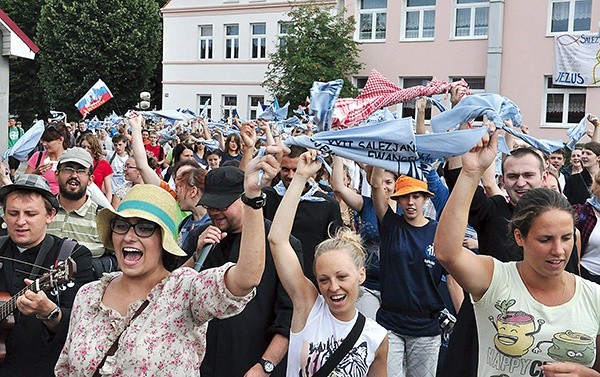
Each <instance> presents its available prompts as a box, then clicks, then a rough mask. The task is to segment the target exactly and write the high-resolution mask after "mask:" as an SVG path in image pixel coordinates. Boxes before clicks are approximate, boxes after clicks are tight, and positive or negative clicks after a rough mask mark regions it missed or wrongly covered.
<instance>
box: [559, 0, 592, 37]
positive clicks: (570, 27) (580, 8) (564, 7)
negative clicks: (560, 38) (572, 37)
mask: <svg viewBox="0 0 600 377" xmlns="http://www.w3.org/2000/svg"><path fill="white" fill-rule="evenodd" d="M551 17H552V19H551V20H550V32H551V33H559V32H574V31H590V30H591V26H592V0H552V3H551Z"/></svg>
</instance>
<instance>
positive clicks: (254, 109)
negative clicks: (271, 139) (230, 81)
mask: <svg viewBox="0 0 600 377" xmlns="http://www.w3.org/2000/svg"><path fill="white" fill-rule="evenodd" d="M253 99H258V101H257V103H256V105H253V104H252V100H253ZM261 103H265V96H263V95H258V94H250V95H248V119H256V118H257V117H258V114H259V110H262V109H261V108H260V104H261ZM252 113H254V115H253V114H252Z"/></svg>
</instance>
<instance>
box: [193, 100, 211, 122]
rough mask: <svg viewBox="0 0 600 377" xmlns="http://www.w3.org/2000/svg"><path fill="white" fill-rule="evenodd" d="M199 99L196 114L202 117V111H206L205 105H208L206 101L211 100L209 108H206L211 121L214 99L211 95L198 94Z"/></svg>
mask: <svg viewBox="0 0 600 377" xmlns="http://www.w3.org/2000/svg"><path fill="white" fill-rule="evenodd" d="M197 98H198V105H197V107H198V111H197V112H196V114H198V115H200V114H201V113H202V110H203V109H204V104H205V103H206V101H208V100H210V102H209V103H208V106H207V108H206V116H207V117H208V118H209V119H210V117H211V106H212V98H211V96H210V95H208V94H198V96H197Z"/></svg>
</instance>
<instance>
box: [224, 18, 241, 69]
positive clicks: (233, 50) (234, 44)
mask: <svg viewBox="0 0 600 377" xmlns="http://www.w3.org/2000/svg"><path fill="white" fill-rule="evenodd" d="M234 26H235V27H237V34H227V33H228V28H229V27H234ZM223 27H224V32H225V46H224V49H225V55H224V56H223V58H224V59H225V60H235V59H239V58H240V25H239V24H225V25H223ZM229 42H231V46H229V47H228V46H227V44H228V43H229ZM228 54H229V55H230V56H229V57H228Z"/></svg>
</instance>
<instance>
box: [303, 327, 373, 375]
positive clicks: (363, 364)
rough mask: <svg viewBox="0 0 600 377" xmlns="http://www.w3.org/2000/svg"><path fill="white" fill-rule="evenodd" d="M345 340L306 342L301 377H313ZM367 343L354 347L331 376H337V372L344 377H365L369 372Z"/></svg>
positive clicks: (331, 338) (304, 343) (331, 339)
mask: <svg viewBox="0 0 600 377" xmlns="http://www.w3.org/2000/svg"><path fill="white" fill-rule="evenodd" d="M342 341H343V339H340V340H338V341H336V340H335V339H334V338H333V337H330V338H329V339H327V341H326V342H319V343H312V342H308V341H304V342H303V344H302V352H301V354H300V360H301V363H303V365H301V368H302V369H301V370H300V371H299V372H298V376H299V377H305V376H312V375H313V374H315V373H316V372H317V371H318V370H319V369H320V368H321V366H323V364H325V362H326V361H327V359H329V358H330V357H331V355H333V353H334V352H335V350H336V349H337V348H338V347H339V345H340V344H341V343H342ZM367 353H368V351H367V342H362V343H360V344H359V345H357V346H355V347H353V348H352V349H351V350H350V352H349V353H348V354H347V355H346V356H344V358H343V359H342V361H341V362H340V363H339V364H338V366H337V367H336V368H335V370H334V371H333V372H332V373H331V375H333V376H335V375H336V372H337V373H340V375H343V376H352V377H354V376H357V377H358V376H365V375H366V374H367V372H368V370H369V367H368V366H367V356H368V355H367Z"/></svg>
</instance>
